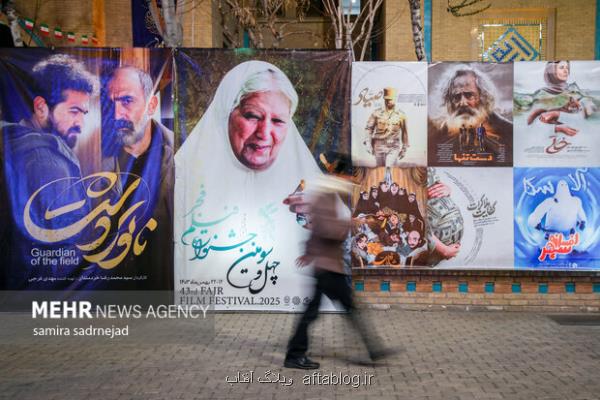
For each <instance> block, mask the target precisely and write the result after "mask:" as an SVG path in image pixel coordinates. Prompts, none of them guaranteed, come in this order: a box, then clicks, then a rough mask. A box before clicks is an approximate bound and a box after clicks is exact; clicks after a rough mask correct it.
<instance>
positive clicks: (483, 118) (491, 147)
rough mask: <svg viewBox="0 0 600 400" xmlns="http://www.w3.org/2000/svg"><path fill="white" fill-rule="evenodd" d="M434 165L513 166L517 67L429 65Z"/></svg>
mask: <svg viewBox="0 0 600 400" xmlns="http://www.w3.org/2000/svg"><path fill="white" fill-rule="evenodd" d="M428 74H429V79H428V90H429V96H428V110H429V112H428V128H427V130H428V151H427V154H428V165H429V166H447V167H452V166H456V167H458V166H497V167H499V166H508V167H510V166H512V165H513V154H512V153H513V151H512V146H513V122H512V112H513V104H512V99H513V67H512V64H493V63H485V64H484V63H475V62H473V63H459V62H441V63H432V64H429V71H428Z"/></svg>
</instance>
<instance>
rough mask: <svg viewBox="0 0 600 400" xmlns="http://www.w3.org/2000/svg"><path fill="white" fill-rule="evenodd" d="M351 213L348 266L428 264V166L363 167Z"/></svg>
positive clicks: (417, 265)
mask: <svg viewBox="0 0 600 400" xmlns="http://www.w3.org/2000/svg"><path fill="white" fill-rule="evenodd" d="M363 172H364V177H363V179H362V183H361V185H360V187H358V188H357V189H356V190H355V194H354V200H353V205H354V207H353V212H352V226H353V228H352V242H351V245H350V249H349V250H350V254H351V260H352V267H354V268H373V267H392V268H414V267H420V266H421V267H422V266H426V265H427V256H428V242H427V238H426V226H425V222H426V219H427V214H426V208H425V202H426V198H427V187H426V183H427V169H426V168H424V167H421V168H390V167H380V168H374V169H364V170H363Z"/></svg>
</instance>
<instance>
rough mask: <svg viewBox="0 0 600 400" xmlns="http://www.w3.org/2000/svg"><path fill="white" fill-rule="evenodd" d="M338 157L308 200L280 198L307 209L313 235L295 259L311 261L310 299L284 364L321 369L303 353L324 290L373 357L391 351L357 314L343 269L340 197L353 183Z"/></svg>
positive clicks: (345, 227)
mask: <svg viewBox="0 0 600 400" xmlns="http://www.w3.org/2000/svg"><path fill="white" fill-rule="evenodd" d="M337 159H338V160H339V161H338V162H337V163H336V164H334V165H335V167H334V170H333V172H334V174H335V175H336V176H327V177H323V178H322V179H321V180H320V181H319V182H315V183H313V189H314V192H313V193H312V195H310V194H309V195H308V196H307V197H308V199H305V198H304V196H301V195H297V194H294V195H291V196H289V197H288V198H286V199H285V200H284V203H285V204H288V205H289V206H290V211H292V212H295V213H297V212H304V211H306V212H307V213H308V218H309V220H310V224H309V227H310V229H311V235H310V238H309V239H308V241H307V242H306V247H305V252H304V254H303V255H302V256H300V257H298V259H297V261H296V262H297V264H298V266H299V267H304V266H308V265H309V264H312V265H313V267H314V277H315V279H316V284H315V292H314V295H313V298H312V300H311V302H310V303H309V305H308V307H307V309H306V310H305V312H304V314H303V315H302V317H301V318H300V320H299V322H298V325H297V327H296V330H295V332H294V334H293V335H292V337H291V338H290V341H289V343H288V347H287V353H286V356H285V362H284V366H285V367H286V368H298V369H316V368H319V363H318V362H315V361H312V360H311V359H309V358H308V357H307V356H306V351H307V350H308V328H309V325H310V324H311V323H312V322H313V321H314V320H315V319H316V318H317V317H318V314H319V306H320V304H321V295H323V294H324V295H326V296H327V297H329V298H330V299H331V300H337V301H339V302H340V303H341V304H342V306H343V307H344V309H345V310H346V312H347V316H348V317H349V318H350V321H351V322H352V325H353V326H354V328H355V329H356V330H357V331H358V333H359V334H360V336H361V338H362V339H363V341H364V343H365V345H366V347H367V351H368V352H369V356H370V357H371V359H372V360H373V361H376V360H379V359H381V358H383V357H385V356H387V355H389V354H391V351H390V350H385V349H383V348H382V347H381V346H380V344H379V343H378V339H377V338H376V335H375V332H369V330H368V328H367V325H366V324H365V321H364V320H363V319H361V318H360V316H359V315H358V314H357V312H356V308H355V305H354V302H353V299H352V288H351V286H350V284H349V282H348V279H347V277H348V276H347V272H346V270H345V269H344V264H343V248H342V244H343V243H344V241H345V240H346V238H347V237H348V232H349V229H350V214H349V212H347V211H348V210H347V208H346V206H345V205H344V203H343V202H342V201H341V199H340V196H342V197H343V196H348V195H349V194H350V193H351V191H352V187H353V184H352V183H351V180H352V177H351V176H350V175H343V172H344V171H345V170H346V169H348V168H349V165H350V162H349V160H346V159H345V158H343V156H342V157H339V156H338V157H337ZM309 184H310V182H309ZM307 201H308V202H307ZM371 329H372V328H371Z"/></svg>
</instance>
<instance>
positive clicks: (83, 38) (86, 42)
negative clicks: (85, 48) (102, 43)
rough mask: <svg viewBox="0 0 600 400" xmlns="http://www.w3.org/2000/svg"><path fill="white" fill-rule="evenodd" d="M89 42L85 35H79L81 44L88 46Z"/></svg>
mask: <svg viewBox="0 0 600 400" xmlns="http://www.w3.org/2000/svg"><path fill="white" fill-rule="evenodd" d="M89 42H90V41H89V40H88V37H87V35H81V43H83V44H88V43H89Z"/></svg>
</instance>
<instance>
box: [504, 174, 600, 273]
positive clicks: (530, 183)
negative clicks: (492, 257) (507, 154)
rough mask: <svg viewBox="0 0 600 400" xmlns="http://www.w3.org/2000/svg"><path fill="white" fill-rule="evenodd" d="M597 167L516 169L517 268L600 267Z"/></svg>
mask: <svg viewBox="0 0 600 400" xmlns="http://www.w3.org/2000/svg"><path fill="white" fill-rule="evenodd" d="M599 192H600V169H598V168H515V170H514V194H515V226H514V229H515V268H534V269H549V270H551V269H563V270H564V269H571V270H573V269H585V270H600V260H599V256H600V244H599V239H600V228H599V222H600V221H599V218H598V214H599V211H598V210H599V208H598V197H599Z"/></svg>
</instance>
